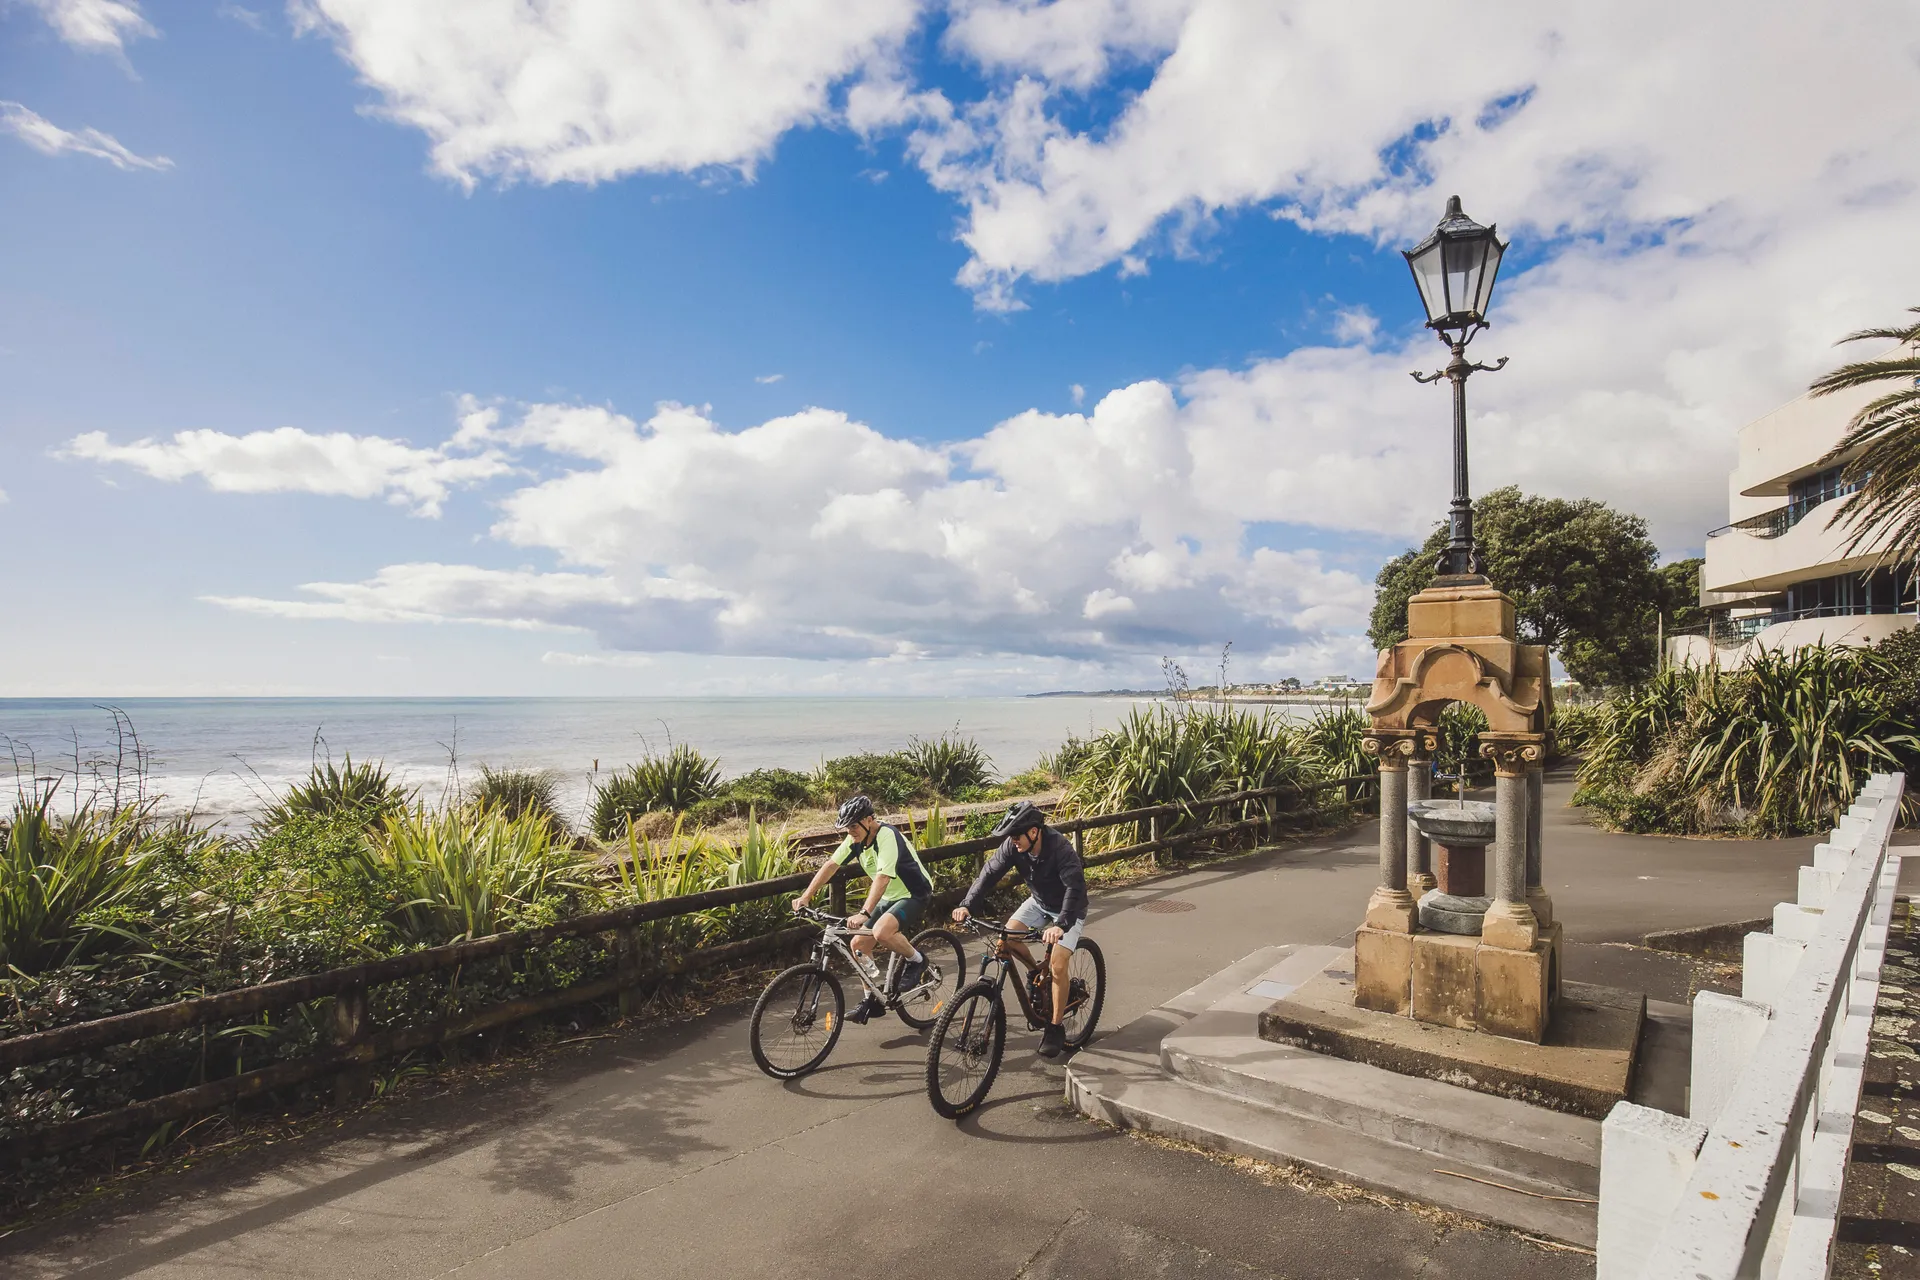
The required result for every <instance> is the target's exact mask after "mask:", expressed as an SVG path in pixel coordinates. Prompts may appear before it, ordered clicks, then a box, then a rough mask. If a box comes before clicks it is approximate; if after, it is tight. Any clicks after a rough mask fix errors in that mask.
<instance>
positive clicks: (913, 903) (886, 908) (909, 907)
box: [867, 898, 929, 938]
mask: <svg viewBox="0 0 1920 1280" xmlns="http://www.w3.org/2000/svg"><path fill="white" fill-rule="evenodd" d="M928 901H929V899H926V898H895V899H894V900H893V901H891V902H883V903H881V904H880V905H879V906H877V907H875V908H874V909H873V915H872V917H871V918H869V919H868V920H867V928H869V929H871V928H873V927H874V926H876V925H878V924H879V923H880V917H881V916H892V917H893V918H894V919H895V920H896V921H898V922H899V925H900V932H901V934H902V935H903V936H905V937H908V938H911V937H912V936H913V931H914V930H915V929H917V928H918V927H919V926H920V921H921V920H922V919H924V918H925V917H926V914H927V903H928Z"/></svg>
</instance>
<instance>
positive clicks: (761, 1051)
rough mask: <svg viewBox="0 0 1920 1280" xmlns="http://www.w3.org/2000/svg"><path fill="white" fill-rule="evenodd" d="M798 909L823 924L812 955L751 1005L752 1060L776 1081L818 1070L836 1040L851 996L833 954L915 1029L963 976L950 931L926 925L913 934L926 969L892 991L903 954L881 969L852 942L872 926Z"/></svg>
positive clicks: (963, 959)
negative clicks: (842, 984) (837, 971)
mask: <svg viewBox="0 0 1920 1280" xmlns="http://www.w3.org/2000/svg"><path fill="white" fill-rule="evenodd" d="M797 914H798V915H799V916H800V917H801V918H802V919H806V920H814V921H818V922H819V924H820V925H821V929H820V937H819V938H818V939H817V940H816V941H815V942H814V944H813V956H812V958H810V959H809V960H807V961H806V962H805V963H804V964H797V965H795V966H793V968H791V969H788V970H787V971H785V972H784V973H781V974H779V975H778V976H776V977H775V978H774V980H773V981H772V982H769V983H768V984H767V989H766V990H765V991H762V992H761V993H760V999H759V1001H758V1002H756V1003H755V1004H754V1006H753V1024H752V1028H751V1030H750V1032H749V1035H748V1041H749V1043H750V1044H751V1045H752V1047H753V1060H754V1061H755V1062H757V1063H759V1064H760V1069H761V1070H762V1071H764V1072H766V1073H767V1074H768V1075H770V1076H772V1077H773V1078H774V1079H776V1080H792V1079H794V1078H795V1077H796V1076H803V1075H805V1074H807V1072H809V1071H812V1070H814V1069H815V1068H816V1067H818V1066H819V1065H820V1064H821V1063H823V1062H825V1061H826V1060H827V1055H828V1054H830V1053H832V1052H833V1046H834V1045H835V1044H836V1043H838V1042H839V1039H840V1028H841V1025H842V1024H843V1023H844V1022H845V1021H846V1014H847V998H846V994H845V992H843V991H842V990H841V987H840V979H839V977H838V976H837V975H836V974H835V973H834V971H833V962H834V960H835V959H836V958H837V959H839V960H840V961H841V963H842V964H843V965H844V966H845V967H846V968H847V969H848V970H850V971H851V972H852V973H853V975H854V976H855V977H857V978H859V979H860V985H861V986H862V987H863V988H865V993H866V994H868V995H871V996H873V997H874V998H875V999H877V1000H879V1001H880V1003H881V1004H883V1005H884V1006H886V1007H887V1008H889V1009H891V1010H893V1011H894V1012H895V1013H897V1014H899V1015H900V1021H902V1022H904V1023H906V1024H907V1025H908V1026H909V1027H912V1028H913V1029H914V1030H915V1031H925V1030H926V1029H927V1028H928V1027H930V1026H932V1025H933V1022H934V1019H935V1018H936V1017H938V1016H939V1014H940V1012H941V1010H943V1009H945V1008H946V1007H947V1002H948V1000H950V999H951V998H952V996H953V993H954V992H955V990H957V989H958V988H959V986H960V984H961V983H962V982H965V981H966V978H967V953H966V951H965V949H964V948H962V947H961V945H960V939H959V938H958V937H956V936H955V935H954V934H953V932H952V931H951V930H948V929H925V930H922V931H921V932H919V933H917V934H915V935H914V938H913V945H914V947H915V948H916V949H917V950H918V951H919V952H920V954H921V955H922V956H924V957H926V961H927V971H926V974H925V976H923V977H922V978H921V979H920V981H919V982H918V983H917V984H915V985H914V987H913V988H912V989H911V990H908V991H894V990H893V985H894V977H895V975H896V974H897V973H898V972H899V969H900V966H901V965H903V964H905V963H906V961H905V960H904V959H903V958H902V957H900V956H898V955H896V954H894V953H893V952H891V951H890V952H888V953H887V968H886V972H885V973H884V974H883V973H882V972H881V970H880V966H879V965H877V964H875V963H874V961H873V960H872V959H870V958H868V957H867V956H863V955H861V954H860V953H859V952H857V951H855V950H854V949H853V948H852V947H850V946H848V945H847V940H848V939H849V938H854V937H858V936H859V935H861V934H864V933H868V932H869V931H868V930H866V929H849V928H847V917H845V916H831V915H828V914H827V913H826V912H824V911H815V910H813V909H812V908H811V907H809V908H806V909H804V910H802V911H800V912H798V913H797Z"/></svg>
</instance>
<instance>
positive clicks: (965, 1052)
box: [927, 981, 1007, 1120]
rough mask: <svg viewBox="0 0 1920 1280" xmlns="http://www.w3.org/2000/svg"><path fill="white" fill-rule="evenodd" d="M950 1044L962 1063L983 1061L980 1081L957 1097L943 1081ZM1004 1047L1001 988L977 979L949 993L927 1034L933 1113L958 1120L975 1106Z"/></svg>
mask: <svg viewBox="0 0 1920 1280" xmlns="http://www.w3.org/2000/svg"><path fill="white" fill-rule="evenodd" d="M983 1018H984V1019H985V1023H984V1025H982V1024H981V1022H980V1019H983ZM956 1024H958V1025H957V1026H956ZM963 1042H970V1044H969V1043H963ZM949 1049H952V1050H953V1051H954V1053H955V1055H956V1061H958V1062H960V1063H962V1064H967V1063H971V1064H974V1065H980V1064H984V1071H983V1072H982V1074H981V1075H980V1076H979V1079H978V1082H977V1083H974V1084H972V1085H971V1087H970V1088H968V1089H967V1091H966V1092H965V1093H964V1094H963V1095H962V1096H961V1097H959V1098H958V1099H955V1098H949V1097H948V1096H947V1094H946V1090H945V1089H944V1087H943V1085H942V1081H941V1076H942V1074H943V1073H942V1071H941V1066H942V1058H943V1056H944V1055H945V1054H946V1052H947V1050H949ZM1006 1051H1007V1010H1006V1007H1005V1006H1004V1005H1002V1004H1001V1003H1000V999H999V990H998V988H997V987H996V986H995V984H993V983H992V982H988V981H979V982H975V983H973V984H972V985H971V986H968V987H966V988H965V989H963V990H962V991H961V992H960V994H959V995H957V996H955V997H954V998H953V1003H952V1004H950V1005H948V1006H947V1007H946V1009H945V1010H944V1011H943V1012H942V1013H941V1014H940V1018H939V1021H937V1022H935V1023H934V1024H933V1034H932V1035H931V1036H929V1037H927V1101H928V1102H931V1103H932V1104H933V1110H934V1114H935V1115H938V1116H940V1117H941V1118H942V1119H946V1120H958V1119H959V1118H960V1117H962V1116H964V1115H966V1114H967V1113H968V1112H969V1111H972V1110H973V1109H974V1108H975V1107H977V1106H979V1105H980V1103H981V1102H982V1100H984V1099H985V1098H986V1096H987V1091H988V1090H990V1089H992V1088H993V1081H994V1078H995V1077H996V1076H998V1075H999V1074H1000V1059H1001V1057H1002V1056H1004V1055H1005V1053H1006ZM972 1069H973V1068H972V1066H969V1071H971V1070H972Z"/></svg>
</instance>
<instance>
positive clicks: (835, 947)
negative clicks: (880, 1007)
mask: <svg viewBox="0 0 1920 1280" xmlns="http://www.w3.org/2000/svg"><path fill="white" fill-rule="evenodd" d="M805 914H806V915H807V916H808V917H809V918H811V919H814V920H817V921H819V922H820V936H819V937H818V938H817V939H815V940H814V944H813V960H814V963H815V964H818V965H819V966H820V967H821V968H823V969H830V968H832V967H833V966H832V963H831V961H832V959H833V957H834V956H839V957H840V959H842V960H843V961H845V962H846V967H847V968H848V969H849V970H851V971H852V973H853V976H854V977H856V978H858V979H860V985H861V986H862V987H863V988H865V989H866V992H867V994H868V995H870V996H872V997H873V998H874V999H876V1000H878V1001H880V1002H881V1003H882V1004H891V1003H892V1002H893V1001H895V1000H898V999H899V998H900V997H902V996H905V995H909V994H911V992H906V991H896V992H894V993H893V994H892V995H891V996H890V995H888V994H887V989H888V988H889V987H891V986H892V985H893V979H894V975H895V974H896V973H897V972H899V969H900V954H899V952H897V951H889V952H887V966H886V968H884V969H880V966H879V965H878V964H877V963H876V964H875V965H874V968H876V969H880V985H879V986H875V985H874V981H873V979H872V978H869V977H868V976H867V971H866V968H865V966H863V965H862V964H861V963H860V962H859V960H858V959H857V958H856V957H855V956H854V953H853V948H852V947H850V946H848V945H847V939H849V938H858V937H862V936H865V937H869V938H870V937H872V936H873V930H871V929H849V928H847V926H846V925H845V923H843V922H842V921H840V920H837V919H835V918H834V917H832V916H829V915H827V914H826V913H825V912H821V911H812V910H809V911H807V912H806V913H805ZM914 990H916V991H917V990H919V988H918V987H916V988H914Z"/></svg>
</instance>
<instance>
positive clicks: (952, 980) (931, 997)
mask: <svg viewBox="0 0 1920 1280" xmlns="http://www.w3.org/2000/svg"><path fill="white" fill-rule="evenodd" d="M913 945H914V947H915V948H916V949H918V950H919V952H920V954H921V955H923V956H925V957H926V958H927V961H928V963H930V964H933V965H936V966H938V967H939V969H940V983H939V985H938V986H935V987H932V988H930V989H929V990H927V991H926V992H924V993H922V994H920V995H918V996H916V997H914V998H913V999H911V1000H906V999H901V1000H898V1001H896V1002H895V1004H894V1006H893V1011H894V1012H895V1013H897V1014H899V1015H900V1021H902V1022H904V1023H906V1024H907V1025H908V1026H909V1027H912V1028H913V1029H914V1030H915V1031H925V1030H926V1029H927V1028H928V1027H930V1026H932V1025H933V1024H934V1020H935V1019H937V1018H938V1017H939V1016H940V1011H941V1010H943V1009H945V1008H946V1007H947V1005H948V1004H949V1003H951V1002H952V1001H953V1000H954V999H955V998H956V997H957V996H958V995H959V994H960V989H961V988H962V987H964V986H966V985H967V949H966V948H965V947H964V946H962V945H961V944H960V939H959V937H958V936H956V935H955V934H954V933H953V931H952V930H950V929H922V930H921V931H920V932H919V933H916V934H915V935H914V936H913ZM921 1010H925V1013H924V1014H922V1013H921Z"/></svg>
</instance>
